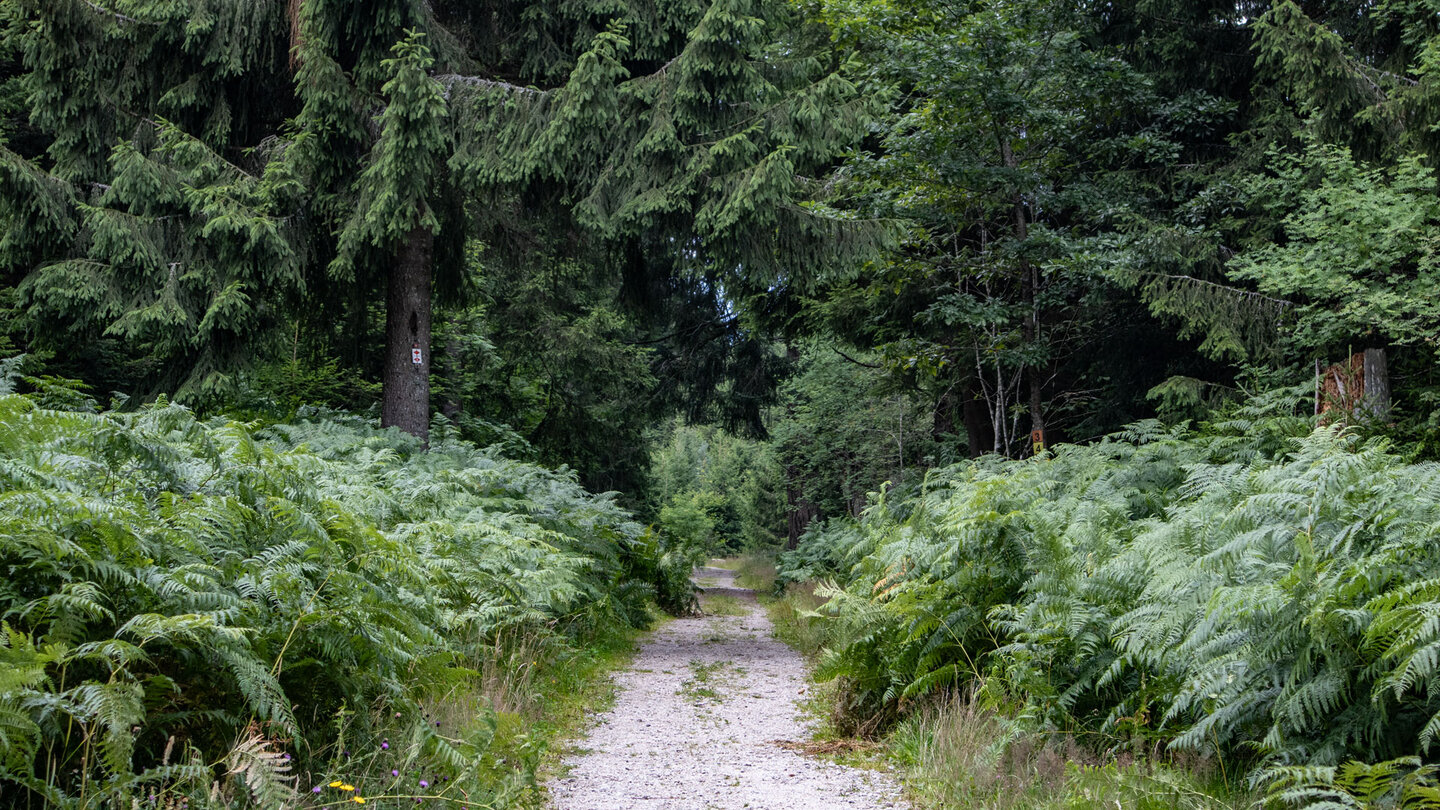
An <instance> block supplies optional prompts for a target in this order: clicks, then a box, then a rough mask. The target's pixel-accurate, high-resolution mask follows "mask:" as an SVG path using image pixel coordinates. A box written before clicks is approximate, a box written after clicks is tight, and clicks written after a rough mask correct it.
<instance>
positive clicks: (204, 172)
mask: <svg viewBox="0 0 1440 810" xmlns="http://www.w3.org/2000/svg"><path fill="white" fill-rule="evenodd" d="M12 1H15V0H12ZM18 8H19V13H18V14H15V15H12V16H13V20H12V26H13V28H12V30H13V31H15V32H17V34H16V35H17V36H19V37H21V39H22V40H23V41H24V42H25V47H26V49H27V54H28V59H29V61H28V62H27V64H30V65H33V67H32V68H31V70H30V72H29V73H28V74H27V75H26V76H25V79H24V80H25V81H26V83H27V85H28V87H29V88H30V90H31V98H32V100H33V103H34V109H33V111H32V118H33V119H34V120H35V121H37V122H39V123H40V124H41V125H42V126H45V127H47V128H49V129H50V130H51V131H52V134H53V136H54V140H53V142H52V143H51V144H50V146H49V147H48V149H47V151H46V153H45V154H43V155H35V154H32V155H21V154H16V153H8V152H7V153H5V154H4V155H3V157H4V160H3V161H0V165H3V167H4V171H5V179H6V183H5V188H6V190H7V194H6V201H5V203H4V204H3V208H0V213H3V214H4V215H5V216H7V217H8V218H9V219H8V224H10V225H11V228H10V229H8V230H11V231H14V232H16V233H17V236H15V237H14V238H9V239H7V242H8V243H13V244H8V243H7V245H6V250H7V252H6V257H5V258H6V261H7V269H8V270H9V272H11V273H16V274H23V275H24V276H25V278H26V281H25V283H24V286H23V287H22V290H23V292H24V296H25V298H24V300H25V303H26V304H27V306H28V307H29V310H30V312H31V314H32V317H33V318H34V321H35V324H36V326H37V330H38V331H39V332H40V333H42V334H44V335H46V336H47V337H48V339H49V340H50V342H51V343H52V344H55V345H59V344H60V343H62V342H63V341H64V338H65V337H66V336H71V337H72V338H73V337H74V336H76V335H80V336H82V338H83V340H91V339H93V338H95V337H97V336H113V337H119V338H124V339H125V340H126V341H127V348H129V349H130V350H131V354H132V355H135V354H139V355H141V356H142V357H143V358H144V359H145V360H146V361H147V362H149V363H151V364H152V365H153V366H154V367H156V368H158V369H165V370H170V369H183V371H182V372H180V373H179V374H178V378H177V379H178V383H177V384H174V385H171V384H168V383H166V382H162V383H161V385H159V386H158V387H159V388H160V389H162V390H163V389H167V388H174V389H177V390H179V391H181V392H182V393H198V394H205V393H213V392H218V391H221V390H223V388H224V386H225V385H226V383H227V381H228V378H227V376H226V375H227V374H228V373H229V372H230V371H231V370H233V368H234V367H236V366H237V365H240V364H242V363H243V361H244V358H245V356H246V355H247V353H250V352H254V351H256V350H258V349H260V348H263V340H264V338H265V337H266V336H267V335H273V334H274V332H275V329H276V327H277V326H278V325H279V324H280V322H281V321H282V320H283V319H285V318H300V319H301V320H306V319H307V318H311V317H326V318H331V319H332V320H343V321H344V322H345V325H344V327H342V328H341V331H347V330H348V331H349V332H350V333H351V334H350V336H349V338H350V339H351V340H356V339H357V337H356V336H357V335H358V334H360V333H363V332H365V331H366V330H365V322H366V318H367V313H368V311H369V310H370V309H371V308H372V307H373V302H374V301H375V300H376V299H378V298H380V296H381V295H382V293H381V291H382V290H383V291H384V293H383V295H384V300H385V301H386V312H387V315H386V323H387V327H386V336H385V342H386V344H387V348H386V350H385V364H384V372H383V383H384V389H385V395H384V399H385V408H384V417H383V419H384V422H385V423H386V424H394V425H398V426H400V427H401V428H402V429H404V430H407V431H409V432H412V433H415V434H416V435H421V436H423V435H424V434H425V432H426V430H427V426H428V423H429V415H430V409H429V402H428V375H429V369H430V355H431V347H430V345H429V331H430V320H431V313H430V308H431V306H432V301H433V300H434V298H435V297H436V295H437V294H438V295H440V296H441V297H442V298H444V297H448V298H451V299H453V298H455V297H456V295H457V294H458V293H460V292H462V291H463V288H464V284H463V281H464V278H465V276H466V273H467V272H468V271H469V268H467V267H466V262H465V260H464V258H463V257H464V256H465V245H466V244H467V242H468V241H469V240H472V239H475V238H481V239H483V240H484V241H485V243H486V244H487V246H488V248H487V253H488V258H487V260H486V264H489V265H492V266H495V267H503V266H504V264H505V262H506V261H507V260H514V258H513V257H514V255H515V254H517V253H523V252H524V250H523V244H524V242H525V241H526V239H527V236H526V234H527V233H533V232H535V231H536V230H537V229H550V230H552V231H553V230H556V229H566V230H568V231H570V233H571V234H572V239H571V243H572V245H573V246H574V248H575V250H576V254H577V257H578V258H579V260H581V261H585V262H596V263H609V264H610V265H611V266H614V264H615V263H614V257H615V256H617V255H625V254H626V253H630V252H634V251H641V252H644V253H646V254H648V255H647V256H646V259H645V261H644V262H642V263H641V264H642V265H643V266H644V268H645V273H648V274H660V275H663V276H677V277H679V276H688V277H692V278H693V277H699V278H705V279H708V280H709V281H708V282H707V283H708V284H710V285H711V286H712V287H718V286H720V285H723V287H724V290H725V293H724V294H723V295H722V299H723V298H725V297H732V298H737V299H738V298H743V297H744V296H745V295H747V294H758V293H762V292H765V291H768V290H773V289H786V288H793V289H799V288H801V287H803V286H804V284H806V283H808V280H809V279H811V278H813V277H814V275H815V274H816V273H817V271H819V270H821V269H823V268H824V267H826V266H832V265H836V264H840V263H843V262H844V261H846V260H853V259H855V258H856V257H857V256H862V255H863V254H864V252H865V250H866V248H867V246H869V245H871V244H873V237H875V236H876V235H877V234H878V230H877V229H875V228H873V227H872V228H869V229H867V228H865V227H862V226H856V225H854V224H850V223H845V222H841V221H839V220H837V219H835V218H834V217H831V216H828V215H827V214H826V213H824V211H823V210H816V209H814V208H810V207H806V206H802V205H800V204H799V200H800V199H802V198H803V196H804V195H805V194H806V193H807V192H808V191H810V190H812V189H814V188H816V187H817V185H816V184H817V182H818V180H819V179H820V177H821V176H822V174H823V172H824V171H825V170H826V169H827V167H828V166H829V164H830V162H831V161H832V160H833V158H834V157H835V156H836V155H837V154H838V152H839V151H840V150H841V149H843V148H845V147H846V146H847V145H848V144H850V143H851V142H853V141H854V139H855V138H856V137H857V136H858V135H859V134H860V131H861V125H862V124H863V122H864V120H865V104H864V102H863V101H862V100H860V99H858V98H856V94H855V92H854V88H853V86H851V85H850V84H849V83H848V82H846V81H845V80H843V79H842V78H840V77H839V75H838V74H837V73H836V71H835V70H834V65H833V61H834V60H833V59H832V58H831V54H830V53H828V52H827V51H826V48H827V47H828V41H827V39H826V38H825V36H824V34H823V31H821V30H819V29H818V28H816V27H815V26H812V25H808V24H807V22H806V20H804V19H803V17H802V16H801V15H800V14H799V13H798V12H797V11H796V10H795V9H793V8H792V7H790V6H788V5H786V4H784V3H779V2H752V0H716V2H711V3H704V2H692V3H682V4H678V5H675V4H666V5H664V6H663V7H662V6H658V5H652V4H650V3H646V2H636V3H633V4H629V5H624V6H616V5H614V4H601V3H596V4H590V5H583V4H582V5H577V4H572V3H554V4H536V5H533V6H531V7H528V8H527V9H526V10H525V12H524V13H523V14H520V13H517V12H516V10H515V9H514V8H512V7H510V6H509V4H484V5H481V6H472V5H468V4H460V3H435V4H420V3H414V2H409V1H408V0H370V1H369V2H364V3H360V4H358V5H357V4H355V3H341V2H336V1H335V0H302V1H301V2H298V3H293V4H288V5H286V4H281V3H278V2H274V3H264V4H258V5H257V4H253V3H241V2H238V1H237V2H226V1H225V0H189V2H181V3H167V4H155V3H153V2H147V0H121V1H120V2H116V3H115V5H114V7H113V8H108V9H107V8H105V7H102V6H99V5H96V4H92V3H87V2H84V1H83V0H62V2H60V3H56V4H51V3H38V2H37V3H28V2H22V3H20V5H19V7H18ZM92 76H100V77H102V78H101V80H100V81H91V79H90V77H92ZM110 77H114V78H110ZM252 92H253V93H254V94H255V95H252V94H251V93H252ZM167 113H168V117H167ZM117 144H118V146H117ZM97 192H98V193H97ZM142 198H143V199H142ZM162 209H163V210H162ZM220 209H223V210H224V211H225V212H227V213H226V216H227V217H228V219H223V218H222V224H221V225H216V224H215V223H216V215H217V212H218V211H219V210H220ZM32 223H33V224H32ZM867 230H868V232H867ZM837 236H844V237H846V238H844V239H838V240H837V239H836V238H835V237H837ZM197 237H198V240H199V244H198V246H197V244H196V241H197ZM517 246H518V247H519V248H520V249H518V250H517V249H516V248H517ZM252 248H253V250H252ZM197 251H198V255H197ZM507 254H510V255H509V256H507ZM432 277H433V278H432ZM56 326H58V327H59V328H56ZM322 328H323V327H322ZM73 342H74V343H80V342H83V341H82V340H74V341H73ZM137 350H138V351H137ZM416 358H418V362H415V359H416ZM166 379H168V378H166Z"/></svg>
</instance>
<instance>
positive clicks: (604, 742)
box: [549, 568, 905, 810]
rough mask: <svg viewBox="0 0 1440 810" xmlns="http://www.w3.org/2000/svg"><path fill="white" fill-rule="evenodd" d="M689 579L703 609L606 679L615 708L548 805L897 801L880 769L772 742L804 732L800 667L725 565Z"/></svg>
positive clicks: (820, 806)
mask: <svg viewBox="0 0 1440 810" xmlns="http://www.w3.org/2000/svg"><path fill="white" fill-rule="evenodd" d="M695 577H696V581H697V582H698V583H700V585H701V586H702V587H703V588H704V593H703V594H702V596H701V604H702V606H705V607H706V615H704V616H700V617H695V618H686V619H676V620H675V621H672V622H670V623H668V624H666V625H665V626H664V627H661V628H660V629H659V630H658V631H656V632H655V633H654V634H653V635H652V636H651V637H650V638H649V639H647V640H646V641H645V642H644V644H643V645H642V646H641V648H640V650H639V652H638V653H637V655H636V657H635V661H634V663H633V665H632V666H631V667H630V669H628V670H626V671H625V672H622V673H620V674H619V675H618V676H617V677H616V686H617V687H618V691H617V695H616V701H615V707H614V708H613V709H611V710H610V711H608V712H606V713H604V714H602V715H600V716H599V717H598V718H597V720H598V725H597V726H596V728H594V729H593V730H592V731H591V732H590V734H589V735H588V737H587V738H586V740H585V742H584V743H582V746H583V748H582V749H581V750H579V751H578V752H576V753H574V754H572V755H570V756H569V757H567V758H566V760H565V766H566V772H565V774H564V775H563V776H561V777H558V778H556V779H554V780H552V781H551V782H550V784H549V790H550V796H551V799H552V802H553V805H554V807H555V808H556V810H642V809H643V810H661V808H664V809H665V810H731V808H760V809H761V810H831V808H885V807H894V808H898V807H903V806H905V805H904V802H903V801H902V799H901V797H900V790H899V788H898V787H897V786H896V785H895V783H894V781H893V780H892V779H890V778H889V777H888V776H887V775H885V774H883V773H879V772H875V771H869V770H860V769H856V768H849V767H846V766H843V765H838V764H836V763H833V762H828V761H825V760H821V759H816V758H813V757H807V756H804V755H803V754H800V753H798V752H795V751H791V750H787V749H785V748H782V747H780V745H779V744H778V743H781V742H787V741H794V742H800V741H805V740H808V739H809V738H810V734H811V724H810V722H809V721H807V720H805V719H804V718H803V717H802V716H801V715H802V709H801V708H800V704H801V702H802V701H803V700H804V699H805V697H806V694H807V692H808V690H809V684H808V682H807V681H806V677H805V675H806V670H805V662H804V661H803V660H802V659H801V657H800V656H799V654H798V653H796V652H795V651H794V650H792V649H790V648H789V647H787V646H785V645H784V644H783V643H781V642H780V641H777V640H776V639H775V638H774V635H773V633H772V632H771V624H770V620H769V618H768V617H767V616H766V615H765V610H764V608H763V607H761V606H760V604H759V603H758V602H756V600H755V595H754V594H753V593H752V592H751V591H749V590H746V589H743V588H737V587H735V579H734V574H733V573H732V572H730V571H726V570H724V569H720V568H701V569H699V570H697V571H696V573H695ZM717 597H718V598H717ZM723 614H739V615H723Z"/></svg>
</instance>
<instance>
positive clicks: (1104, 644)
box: [781, 407, 1440, 807]
mask: <svg viewBox="0 0 1440 810" xmlns="http://www.w3.org/2000/svg"><path fill="white" fill-rule="evenodd" d="M1437 534H1440V467H1437V466H1436V465H1434V464H1407V463H1404V462H1403V460H1402V459H1400V458H1399V457H1398V456H1397V455H1396V454H1394V453H1392V452H1391V451H1390V449H1389V448H1388V447H1387V446H1386V444H1385V443H1384V442H1381V441H1368V442H1367V441H1362V440H1361V439H1359V438H1357V437H1356V436H1354V435H1351V434H1350V433H1347V432H1346V431H1344V430H1341V429H1339V428H1336V427H1321V428H1313V426H1312V425H1311V424H1310V423H1309V422H1308V421H1307V420H1304V419H1298V418H1294V417H1289V416H1283V415H1273V414H1271V415H1267V414H1266V413H1265V412H1264V409H1263V408H1259V407H1255V408H1253V409H1252V410H1251V411H1248V412H1247V411H1243V410H1242V411H1241V412H1240V413H1238V414H1237V415H1236V416H1235V417H1234V418H1233V419H1230V420H1228V421H1226V422H1220V423H1215V424H1211V425H1208V426H1206V427H1205V428H1204V429H1202V430H1189V429H1184V428H1165V427H1162V426H1161V425H1159V424H1158V423H1154V422H1147V423H1141V424H1137V425H1135V426H1132V428H1130V429H1129V430H1127V431H1126V432H1124V433H1122V434H1120V435H1117V436H1113V437H1111V438H1109V439H1107V440H1105V441H1101V442H1098V443H1095V444H1093V445H1089V446H1084V447H1075V446H1062V447H1057V448H1054V449H1053V450H1052V451H1049V452H1047V453H1045V454H1043V455H1041V456H1040V457H1037V458H1034V459H1029V460H1025V461H1007V460H1001V459H994V458H986V459H980V460H977V461H974V462H969V463H964V464H960V465H957V466H954V467H950V468H946V469H943V470H939V471H935V472H933V473H932V474H931V475H930V477H929V479H928V481H927V483H926V485H925V487H924V488H923V491H921V492H920V493H919V494H918V495H915V496H914V497H910V498H904V499H891V498H888V497H886V496H885V494H884V493H881V494H879V495H877V496H876V497H875V500H874V502H873V504H872V506H871V507H870V508H869V510H868V511H867V512H866V513H865V515H864V517H863V518H862V519H861V520H859V521H832V522H829V523H826V524H823V525H820V526H817V527H815V528H813V529H812V530H811V531H810V532H809V534H807V535H806V537H805V538H804V539H803V540H802V542H801V543H800V546H799V548H797V549H796V550H795V551H793V552H790V553H788V554H787V555H784V556H783V558H782V562H781V575H782V577H783V578H785V579H787V580H789V581H791V582H805V581H818V582H819V585H818V587H817V593H818V594H820V595H821V596H823V597H825V598H826V599H827V600H828V602H827V603H826V605H825V607H824V608H823V609H822V610H821V613H823V614H824V615H826V616H827V617H828V618H827V625H828V626H827V628H826V638H827V639H828V642H829V643H828V644H827V648H826V650H825V652H824V653H823V655H822V660H821V666H820V676H821V677H824V678H832V679H836V680H837V682H838V683H839V684H840V686H841V689H840V690H839V691H840V693H841V695H842V697H841V700H842V708H843V709H844V710H845V711H847V712H848V713H850V714H851V715H852V716H853V717H854V718H855V719H854V720H853V721H852V722H853V724H854V726H855V727H856V728H859V729H862V730H866V729H877V728H884V727H888V725H889V724H891V723H892V722H894V721H895V720H897V719H899V718H903V717H905V716H906V715H907V713H910V712H911V710H912V708H913V707H915V706H918V705H923V704H924V703H925V701H927V700H930V699H933V697H934V696H935V695H939V694H945V693H947V692H951V691H954V690H961V689H971V690H978V692H977V694H978V696H979V697H978V699H979V700H981V701H982V702H983V703H984V705H985V706H986V707H987V708H988V709H990V710H993V711H996V712H998V713H999V714H1000V715H1001V716H1003V717H1007V718H1013V719H1015V720H1016V721H1017V722H1022V723H1023V724H1024V725H1025V727H1026V728H1028V729H1033V730H1042V731H1047V732H1050V733H1052V734H1055V735H1058V736H1059V737H1063V738H1065V739H1075V740H1081V741H1083V742H1084V743H1085V745H1086V747H1087V750H1089V751H1092V752H1097V753H1099V754H1100V755H1102V760H1103V759H1104V757H1108V758H1109V759H1110V760H1115V759H1116V758H1119V757H1122V756H1134V755H1144V756H1147V757H1149V758H1151V759H1155V758H1157V757H1159V758H1163V757H1166V756H1176V755H1182V756H1188V757H1192V758H1200V759H1204V760H1211V761H1214V762H1217V763H1219V764H1221V765H1222V766H1223V767H1225V768H1226V769H1228V771H1229V772H1231V773H1235V772H1237V771H1239V772H1242V773H1248V774H1249V779H1250V781H1251V783H1252V784H1255V785H1259V784H1261V783H1266V784H1279V785H1281V787H1280V788H1277V789H1276V790H1275V791H1272V794H1271V801H1273V802H1279V803H1280V804H1282V805H1285V804H1296V805H1305V804H1306V803H1307V802H1309V801H1310V799H1312V798H1314V797H1325V796H1328V797H1330V798H1328V799H1325V800H1326V801H1340V800H1339V799H1335V798H1334V797H1335V796H1340V795H1344V796H1348V797H1350V799H1349V800H1353V801H1352V803H1351V804H1344V805H1343V806H1347V807H1372V806H1373V807H1385V806H1396V807H1398V806H1401V804H1400V802H1401V799H1400V798H1399V797H1400V796H1401V793H1402V792H1403V793H1404V796H1405V799H1404V802H1403V806H1405V807H1420V806H1440V804H1426V803H1424V802H1434V801H1436V800H1435V798H1434V797H1432V796H1431V787H1430V786H1431V783H1432V781H1433V777H1432V775H1431V772H1430V771H1429V770H1424V769H1425V768H1429V766H1428V765H1426V766H1423V767H1422V765H1421V764H1420V763H1421V762H1422V761H1424V762H1431V763H1433V762H1434V761H1435V759H1434V757H1435V756H1436V754H1437V750H1440V747H1437V745H1436V742H1437V740H1436V736H1437V734H1440V544H1437ZM867 724H868V725H867ZM1409 758H1416V759H1409ZM1357 760H1358V761H1368V762H1382V763H1399V764H1394V765H1393V767H1392V768H1391V771H1393V774H1392V773H1391V771H1386V772H1385V773H1380V774H1379V775H1378V776H1377V775H1376V774H1370V777H1373V778H1372V781H1376V780H1378V781H1381V782H1384V783H1385V785H1386V786H1387V787H1386V788H1385V790H1380V789H1379V788H1375V787H1374V785H1373V784H1368V783H1367V786H1366V790H1367V791H1369V794H1370V795H1373V796H1390V797H1391V799H1393V802H1392V801H1391V799H1384V800H1383V801H1382V800H1380V799H1376V800H1375V801H1371V802H1370V803H1366V800H1362V799H1357V798H1355V797H1354V796H1352V795H1351V794H1350V793H1346V792H1345V790H1346V789H1345V787H1344V784H1340V783H1337V782H1336V781H1335V780H1336V779H1340V778H1341V777H1347V776H1350V777H1353V776H1355V773H1353V772H1352V771H1353V768H1354V767H1357V766H1355V765H1354V764H1353V762H1354V761H1357ZM1347 762H1351V763H1352V765H1349V766H1347V765H1345V763H1347ZM1367 767H1368V766H1367ZM1375 767H1378V766H1375ZM1317 768H1318V769H1320V770H1314V769H1317ZM1336 768H1340V770H1339V771H1336V770H1334V769H1336ZM1346 768H1351V770H1346ZM1295 769H1301V770H1295ZM1305 769H1310V770H1305ZM1325 769H1330V770H1325ZM1337 773H1338V774H1339V776H1338V777H1337V776H1336V774H1337ZM1367 773H1368V772H1367ZM1377 773H1378V772H1377ZM1386 774H1390V775H1391V776H1393V778H1392V779H1389V781H1386V778H1387V777H1386ZM1327 775H1328V776H1329V777H1330V778H1331V782H1330V783H1324V784H1322V783H1323V782H1324V778H1326V777H1327ZM1356 778H1357V779H1358V777H1356ZM1406 780H1408V781H1406ZM1351 781H1352V782H1353V781H1355V780H1354V779H1352V780H1351ZM1362 781H1363V780H1362ZM1341 782H1343V779H1341ZM1402 783H1403V784H1404V785H1409V787H1403V790H1402ZM1326 784H1328V785H1329V786H1328V787H1327V786H1325V785H1326ZM1337 785H1338V786H1337ZM1392 788H1393V789H1392ZM1307 791H1308V792H1307ZM1327 791H1328V792H1327ZM1386 791H1389V792H1386ZM1356 795H1358V794H1356ZM1422 799H1423V801H1422ZM1316 801H1319V799H1316ZM1386 802H1391V803H1388V804H1387V803H1386ZM1315 806H1342V805H1341V804H1332V805H1321V804H1316V805H1315Z"/></svg>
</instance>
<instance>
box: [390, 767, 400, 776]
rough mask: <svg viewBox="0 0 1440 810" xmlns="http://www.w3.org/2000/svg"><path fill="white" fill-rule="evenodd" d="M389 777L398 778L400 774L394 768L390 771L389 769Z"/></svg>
mask: <svg viewBox="0 0 1440 810" xmlns="http://www.w3.org/2000/svg"><path fill="white" fill-rule="evenodd" d="M390 775H391V776H399V775H400V772H399V771H397V770H395V769H394V768H391V769H390Z"/></svg>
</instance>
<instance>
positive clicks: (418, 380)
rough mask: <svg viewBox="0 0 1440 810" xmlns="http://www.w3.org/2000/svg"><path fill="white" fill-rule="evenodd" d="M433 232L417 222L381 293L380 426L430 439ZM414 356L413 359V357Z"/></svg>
mask: <svg viewBox="0 0 1440 810" xmlns="http://www.w3.org/2000/svg"><path fill="white" fill-rule="evenodd" d="M434 246H435V235H434V234H432V233H431V232H430V231H429V230H428V229H426V228H423V227H417V228H415V229H414V230H412V231H411V232H410V235H409V236H408V237H406V239H405V242H404V244H402V245H401V246H400V254H399V256H398V257H397V258H396V261H395V267H394V269H393V270H391V272H390V281H389V290H388V291H387V294H386V297H385V376H384V379H383V382H382V388H383V393H382V397H381V398H382V402H381V406H380V425H381V426H382V427H391V426H394V427H398V428H400V429H401V430H403V431H405V432H406V433H409V434H410V435H412V436H418V437H419V438H420V441H422V442H424V443H425V444H426V445H427V446H428V445H429V442H430V275H431V267H430V260H431V256H432V254H433V252H434ZM417 360H418V362H417Z"/></svg>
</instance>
